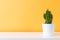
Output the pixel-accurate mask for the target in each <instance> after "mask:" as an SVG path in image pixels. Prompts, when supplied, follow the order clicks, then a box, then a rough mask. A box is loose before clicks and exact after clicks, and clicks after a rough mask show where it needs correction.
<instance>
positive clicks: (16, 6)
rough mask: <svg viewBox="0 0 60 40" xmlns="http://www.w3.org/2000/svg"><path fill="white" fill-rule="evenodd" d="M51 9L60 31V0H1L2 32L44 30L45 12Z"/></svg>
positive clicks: (56, 27)
mask: <svg viewBox="0 0 60 40" xmlns="http://www.w3.org/2000/svg"><path fill="white" fill-rule="evenodd" d="M46 9H49V10H51V12H52V14H53V16H54V19H53V23H54V24H55V31H57V32H59V31H60V0H0V32H2V31H3V32H6V31H7V32H8V31H10V32H13V31H14V32H18V31H19V32H21V31H24V32H25V31H34V32H35V31H36V32H38V31H42V23H44V19H43V13H44V12H45V11H46Z"/></svg>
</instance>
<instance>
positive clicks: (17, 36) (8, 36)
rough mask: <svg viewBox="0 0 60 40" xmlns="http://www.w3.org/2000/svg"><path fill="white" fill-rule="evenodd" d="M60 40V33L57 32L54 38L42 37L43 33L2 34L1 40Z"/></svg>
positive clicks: (0, 33) (0, 34)
mask: <svg viewBox="0 0 60 40" xmlns="http://www.w3.org/2000/svg"><path fill="white" fill-rule="evenodd" d="M4 38H5V39H11V38H12V39H13V38H14V39H44V38H46V39H48V38H50V39H52V38H53V39H54V38H57V39H60V32H55V33H54V35H53V36H50V37H44V36H42V32H0V40H1V39H4Z"/></svg>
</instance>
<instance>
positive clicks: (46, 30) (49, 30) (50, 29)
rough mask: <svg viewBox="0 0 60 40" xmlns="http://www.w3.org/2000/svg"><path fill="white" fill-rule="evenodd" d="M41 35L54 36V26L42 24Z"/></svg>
mask: <svg viewBox="0 0 60 40" xmlns="http://www.w3.org/2000/svg"><path fill="white" fill-rule="evenodd" d="M42 29H43V35H45V36H52V35H53V34H54V25H53V24H42Z"/></svg>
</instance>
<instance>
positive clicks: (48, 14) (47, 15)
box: [43, 10, 53, 24]
mask: <svg viewBox="0 0 60 40" xmlns="http://www.w3.org/2000/svg"><path fill="white" fill-rule="evenodd" d="M43 17H44V19H45V24H51V23H52V19H53V15H52V14H51V11H49V10H46V13H44V15H43Z"/></svg>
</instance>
